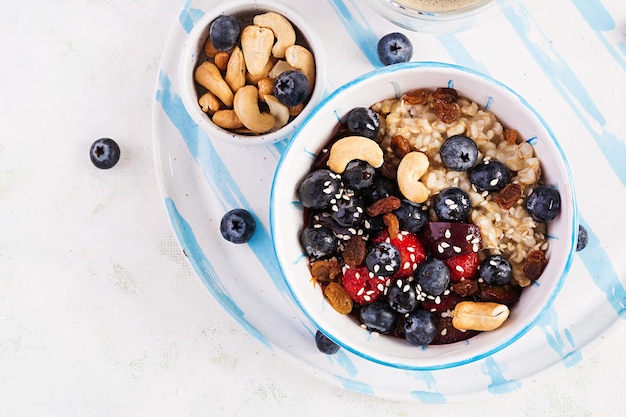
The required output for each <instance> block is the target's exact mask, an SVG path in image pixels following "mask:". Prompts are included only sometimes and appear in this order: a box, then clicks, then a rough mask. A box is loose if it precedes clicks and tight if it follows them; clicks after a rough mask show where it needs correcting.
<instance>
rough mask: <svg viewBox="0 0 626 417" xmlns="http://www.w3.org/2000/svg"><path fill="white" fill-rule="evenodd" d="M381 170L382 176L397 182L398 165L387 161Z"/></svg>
mask: <svg viewBox="0 0 626 417" xmlns="http://www.w3.org/2000/svg"><path fill="white" fill-rule="evenodd" d="M379 170H380V174H381V175H382V176H383V177H385V178H387V179H390V180H392V181H396V178H398V165H397V164H396V163H394V162H393V161H392V160H390V159H385V161H384V162H383V165H382V166H381V167H380V168H379Z"/></svg>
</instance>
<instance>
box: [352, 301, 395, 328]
mask: <svg viewBox="0 0 626 417" xmlns="http://www.w3.org/2000/svg"><path fill="white" fill-rule="evenodd" d="M359 318H360V319H361V323H363V324H364V325H365V327H367V329H368V330H371V331H376V332H379V333H389V332H390V331H392V330H393V329H394V327H395V326H396V320H397V318H398V313H397V312H396V311H395V310H394V309H393V308H391V306H390V305H389V304H388V303H387V302H385V301H382V300H376V301H374V302H373V303H371V304H366V305H364V306H362V307H361V309H360V310H359Z"/></svg>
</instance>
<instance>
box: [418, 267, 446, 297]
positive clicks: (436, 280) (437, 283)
mask: <svg viewBox="0 0 626 417" xmlns="http://www.w3.org/2000/svg"><path fill="white" fill-rule="evenodd" d="M415 278H417V283H418V284H419V286H420V287H421V289H422V291H424V292H426V293H428V294H430V295H433V296H437V295H441V294H442V293H443V292H444V291H445V290H446V289H447V288H448V285H449V284H450V270H449V269H448V267H447V265H446V264H445V263H444V262H443V261H442V260H440V259H437V258H429V259H426V260H425V261H424V262H422V263H421V264H420V265H419V266H418V267H417V271H416V272H415Z"/></svg>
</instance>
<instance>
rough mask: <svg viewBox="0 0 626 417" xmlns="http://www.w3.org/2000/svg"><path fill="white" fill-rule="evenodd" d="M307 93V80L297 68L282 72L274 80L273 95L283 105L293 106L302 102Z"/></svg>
mask: <svg viewBox="0 0 626 417" xmlns="http://www.w3.org/2000/svg"><path fill="white" fill-rule="evenodd" d="M308 95H309V81H308V80H307V78H306V75H304V74H303V73H301V72H300V71H298V70H289V71H285V72H282V73H281V74H280V75H279V76H278V77H276V80H275V81H274V97H276V98H277V99H278V101H280V102H281V103H283V104H284V105H285V106H288V107H293V106H297V105H298V104H301V103H304V100H306V98H307V96H308Z"/></svg>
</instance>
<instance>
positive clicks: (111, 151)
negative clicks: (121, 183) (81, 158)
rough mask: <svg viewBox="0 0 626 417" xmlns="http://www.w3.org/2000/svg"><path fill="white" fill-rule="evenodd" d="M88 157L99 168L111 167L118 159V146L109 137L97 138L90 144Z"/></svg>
mask: <svg viewBox="0 0 626 417" xmlns="http://www.w3.org/2000/svg"><path fill="white" fill-rule="evenodd" d="M89 158H91V162H92V163H93V164H94V165H95V166H96V167H98V168H100V169H109V168H113V167H114V166H115V164H117V161H119V160H120V147H119V145H118V144H117V142H115V141H114V140H113V139H111V138H101V139H98V140H96V141H95V142H94V143H92V144H91V148H90V149H89Z"/></svg>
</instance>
